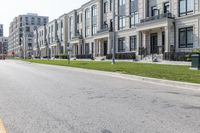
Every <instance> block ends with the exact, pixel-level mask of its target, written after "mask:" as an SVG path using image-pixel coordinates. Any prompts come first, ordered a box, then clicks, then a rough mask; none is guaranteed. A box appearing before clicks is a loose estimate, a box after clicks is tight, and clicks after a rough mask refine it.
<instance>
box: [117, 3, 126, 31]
mask: <svg viewBox="0 0 200 133" xmlns="http://www.w3.org/2000/svg"><path fill="white" fill-rule="evenodd" d="M118 7H119V10H118V14H119V17H118V29H119V30H122V29H124V28H125V26H126V23H125V22H126V18H125V15H126V13H125V10H126V7H125V0H119V1H118Z"/></svg>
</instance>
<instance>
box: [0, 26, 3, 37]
mask: <svg viewBox="0 0 200 133" xmlns="http://www.w3.org/2000/svg"><path fill="white" fill-rule="evenodd" d="M2 36H3V24H0V37H2Z"/></svg>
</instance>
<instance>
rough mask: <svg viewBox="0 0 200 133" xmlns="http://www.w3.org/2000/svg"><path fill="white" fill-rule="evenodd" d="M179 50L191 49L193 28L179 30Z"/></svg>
mask: <svg viewBox="0 0 200 133" xmlns="http://www.w3.org/2000/svg"><path fill="white" fill-rule="evenodd" d="M179 48H193V27H187V28H181V29H179Z"/></svg>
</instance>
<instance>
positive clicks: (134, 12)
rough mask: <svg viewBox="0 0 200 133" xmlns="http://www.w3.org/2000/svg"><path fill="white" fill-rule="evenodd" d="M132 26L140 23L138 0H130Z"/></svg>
mask: <svg viewBox="0 0 200 133" xmlns="http://www.w3.org/2000/svg"><path fill="white" fill-rule="evenodd" d="M130 16H131V18H130V27H134V26H135V25H136V24H138V23H139V15H138V0H130Z"/></svg>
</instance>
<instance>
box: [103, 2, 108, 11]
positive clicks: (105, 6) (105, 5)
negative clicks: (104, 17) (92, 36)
mask: <svg viewBox="0 0 200 133" xmlns="http://www.w3.org/2000/svg"><path fill="white" fill-rule="evenodd" d="M103 8H104V13H107V12H108V2H107V1H106V2H104V3H103Z"/></svg>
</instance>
